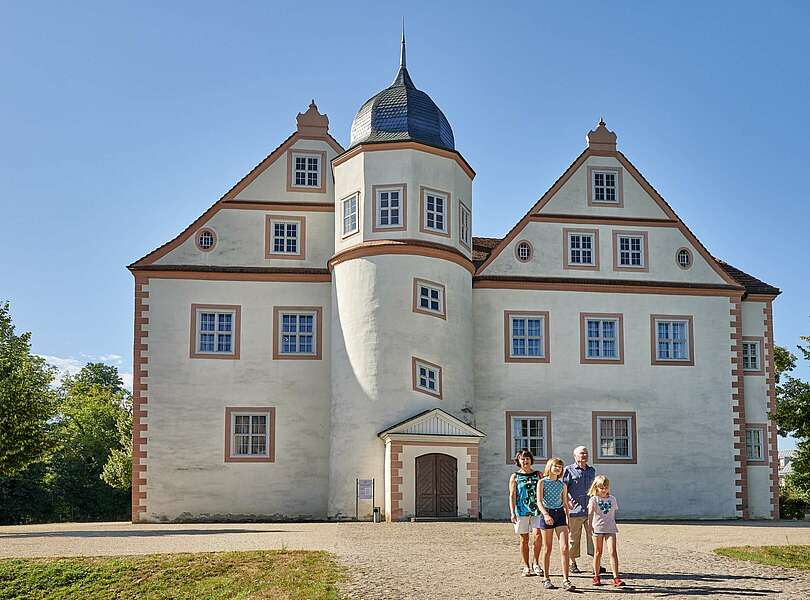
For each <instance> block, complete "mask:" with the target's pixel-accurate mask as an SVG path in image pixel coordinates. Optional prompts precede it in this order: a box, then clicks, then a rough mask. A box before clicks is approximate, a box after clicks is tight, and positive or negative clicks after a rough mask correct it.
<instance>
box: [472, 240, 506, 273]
mask: <svg viewBox="0 0 810 600" xmlns="http://www.w3.org/2000/svg"><path fill="white" fill-rule="evenodd" d="M472 241H473V245H472V260H473V263H474V264H475V267H476V268H478V267H480V266H481V264H482V263H483V262H484V261H485V260H486V259H487V257H489V255H490V254H491V253H492V250H493V249H494V248H495V246H497V245H498V243H499V242H500V241H501V238H490V237H474V238H473V240H472Z"/></svg>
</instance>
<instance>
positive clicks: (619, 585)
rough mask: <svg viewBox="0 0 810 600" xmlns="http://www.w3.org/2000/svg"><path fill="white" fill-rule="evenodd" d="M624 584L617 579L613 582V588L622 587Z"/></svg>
mask: <svg viewBox="0 0 810 600" xmlns="http://www.w3.org/2000/svg"><path fill="white" fill-rule="evenodd" d="M624 585H625V583H624V581H622V580H621V579H619V578H618V577H616V578H615V579H614V580H613V587H624Z"/></svg>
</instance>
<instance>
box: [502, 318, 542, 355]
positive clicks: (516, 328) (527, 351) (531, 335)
mask: <svg viewBox="0 0 810 600" xmlns="http://www.w3.org/2000/svg"><path fill="white" fill-rule="evenodd" d="M544 335H545V316H542V315H519V314H518V315H514V314H510V315H509V356H510V357H511V358H543V357H544V356H545V341H544V339H543V338H544Z"/></svg>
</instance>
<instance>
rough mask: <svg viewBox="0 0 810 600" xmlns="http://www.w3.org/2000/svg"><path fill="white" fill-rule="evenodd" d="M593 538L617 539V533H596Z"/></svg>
mask: <svg viewBox="0 0 810 600" xmlns="http://www.w3.org/2000/svg"><path fill="white" fill-rule="evenodd" d="M593 537H606V538H607V537H613V538H615V537H616V532H612V533H596V532H594V534H593Z"/></svg>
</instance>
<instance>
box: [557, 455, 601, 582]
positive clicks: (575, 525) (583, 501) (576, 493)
mask: <svg viewBox="0 0 810 600" xmlns="http://www.w3.org/2000/svg"><path fill="white" fill-rule="evenodd" d="M588 458H589V456H588V449H587V448H586V447H585V446H577V447H576V448H574V464H571V465H568V466H567V467H565V472H564V473H563V482H564V483H565V484H566V485H567V486H568V498H569V501H570V503H571V512H570V514H569V520H568V529H569V531H570V538H569V539H570V547H569V557H570V559H571V572H572V573H581V571H580V570H579V567H577V558H579V554H580V540H581V538H582V530H583V529H584V530H585V538H586V542H585V543H586V546H587V549H588V554H589V555H590V556H593V537H592V536H591V532H590V530H589V529H588V489H589V488H590V487H591V484H592V483H593V480H594V477H596V469H594V468H593V467H592V466H590V465H589V464H588ZM603 570H604V569H603V568H602V569H600V572H601V571H603Z"/></svg>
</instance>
